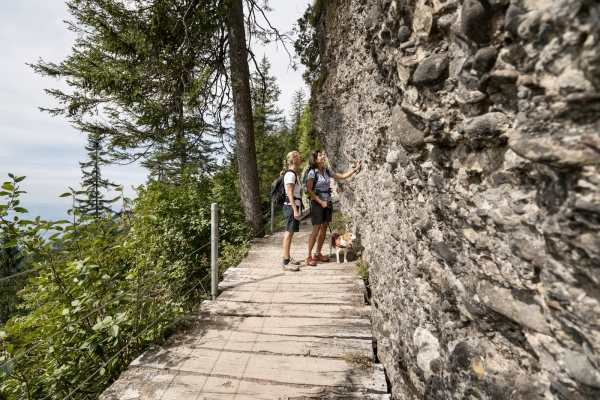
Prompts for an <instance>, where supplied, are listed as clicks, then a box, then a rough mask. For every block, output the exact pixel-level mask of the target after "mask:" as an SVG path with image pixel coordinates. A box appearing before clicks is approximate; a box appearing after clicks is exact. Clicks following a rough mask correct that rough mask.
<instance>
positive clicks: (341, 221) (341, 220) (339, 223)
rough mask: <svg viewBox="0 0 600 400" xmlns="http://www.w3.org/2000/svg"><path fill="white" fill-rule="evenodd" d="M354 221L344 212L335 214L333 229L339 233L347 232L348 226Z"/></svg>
mask: <svg viewBox="0 0 600 400" xmlns="http://www.w3.org/2000/svg"><path fill="white" fill-rule="evenodd" d="M351 222H352V218H351V217H349V216H346V215H344V214H337V213H336V214H335V215H334V216H333V219H332V220H331V230H333V231H334V232H337V233H339V234H340V235H343V234H345V233H346V232H348V227H349V225H350V223H351Z"/></svg>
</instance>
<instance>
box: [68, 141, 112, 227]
mask: <svg viewBox="0 0 600 400" xmlns="http://www.w3.org/2000/svg"><path fill="white" fill-rule="evenodd" d="M85 149H86V150H87V151H88V161H86V162H80V163H79V165H80V167H81V172H82V173H83V181H82V182H81V186H82V188H83V189H84V191H85V192H86V197H85V198H83V199H77V204H78V208H79V210H80V211H81V213H82V214H83V215H91V216H93V217H94V218H100V217H102V216H104V215H105V214H107V213H112V210H111V208H110V206H109V204H110V201H109V200H105V199H104V194H103V193H102V191H105V190H110V189H111V188H115V187H118V185H116V184H114V183H112V182H110V181H109V180H108V179H102V173H101V171H100V167H101V166H102V165H105V164H107V161H108V160H107V159H106V158H104V157H105V156H106V155H107V152H106V150H104V148H103V140H102V138H101V137H100V136H99V135H93V134H90V135H88V145H87V146H85Z"/></svg>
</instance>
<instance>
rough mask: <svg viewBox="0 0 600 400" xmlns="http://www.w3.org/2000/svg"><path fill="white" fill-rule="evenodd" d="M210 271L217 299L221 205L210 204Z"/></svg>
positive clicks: (214, 297) (212, 290) (213, 297)
mask: <svg viewBox="0 0 600 400" xmlns="http://www.w3.org/2000/svg"><path fill="white" fill-rule="evenodd" d="M210 255H211V263H210V272H211V279H210V283H211V291H210V292H211V294H212V299H213V301H215V300H216V299H217V296H218V295H219V262H218V261H219V205H218V204H217V203H212V205H211V206H210Z"/></svg>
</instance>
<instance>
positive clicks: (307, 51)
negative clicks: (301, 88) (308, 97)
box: [294, 0, 323, 86]
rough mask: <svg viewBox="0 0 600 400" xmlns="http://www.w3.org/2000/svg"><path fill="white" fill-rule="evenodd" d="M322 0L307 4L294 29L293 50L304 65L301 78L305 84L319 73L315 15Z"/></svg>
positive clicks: (318, 13) (309, 82)
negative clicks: (312, 4) (295, 36)
mask: <svg viewBox="0 0 600 400" xmlns="http://www.w3.org/2000/svg"><path fill="white" fill-rule="evenodd" d="M322 3H323V2H322V0H317V1H316V3H315V5H314V6H310V5H309V6H308V8H307V9H306V11H305V12H304V15H303V16H302V18H300V19H298V21H297V26H296V27H295V28H294V29H295V31H296V35H297V39H296V41H295V42H294V50H296V54H298V56H299V57H300V62H301V63H302V65H304V66H305V67H306V70H305V71H304V73H303V74H302V78H303V79H304V81H305V82H306V84H307V85H309V86H311V85H312V83H313V82H314V81H315V80H316V79H317V78H318V77H319V75H320V74H321V53H320V51H319V41H318V39H317V34H316V32H315V28H314V27H315V25H316V19H317V18H316V16H317V15H320V13H321V8H322Z"/></svg>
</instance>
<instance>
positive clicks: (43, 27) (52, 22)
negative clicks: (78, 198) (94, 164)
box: [0, 0, 310, 219]
mask: <svg viewBox="0 0 600 400" xmlns="http://www.w3.org/2000/svg"><path fill="white" fill-rule="evenodd" d="M309 2H310V1H307V0H270V1H269V4H270V6H271V8H273V9H274V11H273V12H272V13H270V15H269V17H270V20H271V23H272V24H273V25H274V26H275V27H277V28H278V29H280V30H282V31H286V30H291V29H292V26H293V24H294V23H295V22H296V20H298V18H300V17H301V16H302V14H303V13H304V10H305V9H306V7H307V5H308V4H309ZM0 7H1V8H0V54H2V56H1V57H2V58H1V59H0V184H1V182H4V181H7V180H9V178H8V176H7V174H8V173H9V172H11V173H13V174H15V175H19V176H22V175H26V176H27V179H26V180H25V181H23V182H22V183H21V188H22V189H23V190H25V191H27V193H26V194H24V195H23V196H22V204H23V206H24V207H25V208H28V209H29V210H30V215H29V217H32V216H35V215H38V214H39V215H41V216H42V217H43V218H48V219H50V218H51V219H58V218H64V217H65V216H66V210H67V209H68V208H69V206H70V202H69V199H68V198H67V199H65V198H59V197H58V196H59V195H60V194H62V193H64V192H66V191H68V187H69V186H70V187H73V188H74V189H79V187H80V186H79V182H80V181H81V170H80V167H79V161H84V160H85V157H86V151H85V149H84V146H85V145H86V143H87V137H86V135H85V134H81V133H80V132H79V131H77V130H76V129H74V128H73V127H72V126H71V125H70V124H69V122H68V121H67V119H66V118H64V117H51V116H50V115H48V114H47V113H43V112H40V111H39V110H38V107H45V108H51V107H55V106H57V104H56V102H55V101H54V99H53V98H52V97H50V96H49V95H47V94H46V93H45V92H44V89H45V88H46V89H47V88H62V89H67V86H66V84H64V83H63V82H57V81H55V80H52V79H50V78H42V77H40V76H38V75H36V74H35V73H34V72H33V70H32V69H31V68H30V67H28V66H27V65H25V64H26V63H29V64H34V63H36V61H37V60H38V59H39V58H42V59H44V60H45V61H49V62H56V63H58V62H60V61H62V60H63V59H64V58H65V57H66V56H67V55H68V54H69V53H70V52H71V47H72V45H73V43H74V39H75V35H74V34H73V33H72V32H70V31H68V30H67V26H66V24H65V23H64V22H63V21H64V20H69V19H71V16H70V14H69V13H68V12H67V7H66V5H65V2H64V0H20V1H7V0H0ZM253 49H254V53H255V54H256V56H257V57H258V58H262V55H263V54H265V55H266V56H267V58H268V59H269V61H270V62H271V65H272V69H271V74H272V75H275V76H276V77H277V80H278V84H279V86H280V88H281V91H282V93H281V98H280V101H279V107H280V108H282V109H284V110H286V114H287V113H288V112H289V109H290V102H291V99H292V94H293V92H294V91H295V90H297V89H299V88H301V87H304V83H303V81H302V78H301V75H302V70H303V69H302V68H300V69H299V70H298V71H293V70H292V69H291V68H289V59H288V55H287V53H286V52H285V50H284V49H283V48H282V46H281V45H278V46H275V45H274V44H271V45H269V46H267V47H262V48H261V47H259V46H257V45H255V46H254V48H253ZM288 49H289V50H290V52H293V46H292V45H291V44H290V45H289V46H288ZM305 91H306V88H305ZM102 174H103V176H104V177H107V178H109V179H111V180H112V181H114V182H116V183H118V184H122V185H124V186H125V193H126V195H127V196H134V195H135V193H134V191H133V189H131V186H132V185H133V186H137V185H139V184H142V183H144V182H145V181H146V171H145V170H144V169H143V168H140V167H139V166H137V165H130V166H111V167H105V168H103V170H102ZM110 196H112V194H111V195H110ZM63 209H64V213H63V211H61V210H63ZM50 214H51V215H50Z"/></svg>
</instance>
